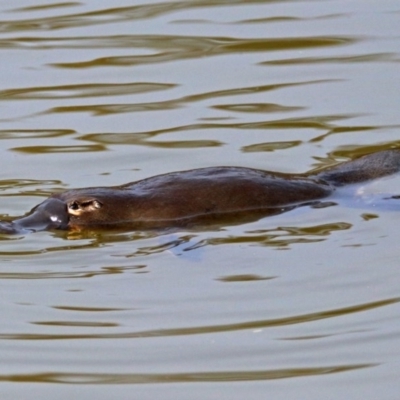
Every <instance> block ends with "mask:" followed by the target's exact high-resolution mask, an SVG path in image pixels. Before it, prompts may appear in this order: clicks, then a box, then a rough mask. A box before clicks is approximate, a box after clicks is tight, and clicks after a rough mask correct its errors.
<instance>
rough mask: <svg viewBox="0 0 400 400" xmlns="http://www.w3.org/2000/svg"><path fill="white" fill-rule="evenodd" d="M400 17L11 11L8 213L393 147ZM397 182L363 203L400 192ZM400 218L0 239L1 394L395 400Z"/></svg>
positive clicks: (1, 65)
mask: <svg viewBox="0 0 400 400" xmlns="http://www.w3.org/2000/svg"><path fill="white" fill-rule="evenodd" d="M399 15H400V4H399V2H398V1H396V0H388V1H379V2H365V1H361V0H355V1H350V2H348V1H324V2H316V1H309V2H307V1H306V2H300V1H285V2H283V1H281V2H274V1H235V2H232V1H225V0H220V1H202V0H198V1H197V0H192V1H190V0H188V1H176V2H168V1H158V2H156V1H146V2H140V1H125V0H120V1H113V2H111V1H100V0H96V1H95V0H88V1H86V2H84V3H83V2H82V3H81V2H59V3H58V2H55V1H45V0H39V1H32V0H26V1H23V0H20V1H18V2H6V1H3V2H0V55H1V60H2V61H1V62H0V83H1V86H0V123H1V124H0V145H1V148H0V157H1V160H2V162H1V165H2V168H1V171H0V212H1V213H2V217H5V216H7V215H12V216H17V215H22V214H24V213H25V212H26V211H28V210H29V209H31V208H32V207H33V206H34V205H36V204H37V203H39V202H40V201H41V200H43V199H44V198H46V196H48V195H49V193H51V192H53V191H60V190H64V189H66V188H71V187H84V186H96V185H102V186H105V185H116V184H120V183H126V182H129V181H134V180H138V179H141V178H144V177H148V176H152V175H155V174H159V173H165V172H169V171H176V170H182V169H191V168H197V167H204V166H212V165H241V166H248V167H255V168H261V169H267V170H277V171H283V172H295V173H296V172H304V171H308V170H310V169H313V168H319V167H322V166H324V165H329V164H332V163H334V162H337V161H340V160H344V159H347V158H349V157H353V156H356V155H359V154H363V153H367V152H370V151H375V150H379V149H385V148H390V147H399V146H400V140H399V132H400V129H399V125H400V117H399V112H398V109H399V93H400V90H399V89H400V84H399V82H400V80H399V61H400V40H399V37H400V24H399ZM399 183H400V177H393V178H390V179H386V180H383V181H381V182H378V183H377V184H374V185H372V187H371V188H370V189H368V190H372V191H375V192H384V193H395V194H400V185H399ZM399 220H400V213H399V211H398V209H397V206H396V205H395V204H394V206H392V207H383V206H382V204H378V205H376V204H375V203H370V202H368V201H364V200H355V199H353V200H349V201H343V202H340V204H339V205H338V206H336V207H328V208H322V209H311V208H307V207H304V208H300V209H297V210H295V211H293V212H289V213H286V214H283V215H280V216H276V217H271V218H266V219H263V220H260V221H257V222H253V223H248V224H242V225H240V224H239V225H236V226H228V227H224V228H221V229H209V230H203V231H200V232H177V233H174V234H163V235H155V234H154V233H149V232H123V233H121V232H102V233H99V232H85V233H76V232H75V233H74V232H41V233H36V234H32V235H27V236H5V235H4V236H2V237H1V246H0V285H1V289H0V296H1V303H0V307H1V315H2V325H1V328H0V356H1V360H2V362H1V363H0V380H1V381H2V384H1V387H0V393H1V398H2V399H27V398H34V397H35V398H36V397H41V398H53V397H55V396H57V398H58V399H71V398H82V399H83V398H89V396H90V398H92V397H93V398H96V399H99V400H100V399H110V398H111V397H116V398H119V399H132V398H140V399H161V398H162V399H174V400H176V399H185V400H186V399H221V398H229V399H232V400H234V399H253V398H266V397H268V398H273V399H285V400H287V399H305V398H306V399H316V400H317V399H318V400H320V399H338V398H343V399H345V398H346V399H355V398H363V399H377V398H379V399H397V398H398V391H399V389H400V385H399V383H398V366H399V360H400V353H399V350H398V349H399V348H400V343H399V337H400V335H399V333H400V318H399V314H400V313H399V311H400V305H399V301H400V290H399V282H400V280H399V278H398V275H399V272H398V269H399V268H398V266H399V247H398V225H399V224H398V221H399Z"/></svg>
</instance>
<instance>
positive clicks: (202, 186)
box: [0, 150, 400, 233]
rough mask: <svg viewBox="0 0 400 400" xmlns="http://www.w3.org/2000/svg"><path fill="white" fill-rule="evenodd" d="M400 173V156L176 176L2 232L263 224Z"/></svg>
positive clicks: (70, 205)
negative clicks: (286, 170) (304, 168)
mask: <svg viewBox="0 0 400 400" xmlns="http://www.w3.org/2000/svg"><path fill="white" fill-rule="evenodd" d="M399 170H400V150H386V151H381V152H377V153H374V154H369V155H366V156H363V157H360V158H358V159H356V160H353V161H348V162H345V163H342V164H339V165H336V166H334V167H331V168H327V169H325V170H323V171H322V172H320V173H317V174H305V175H296V174H281V173H277V172H269V171H263V170H257V169H251V168H242V167H210V168H200V169H194V170H189V171H180V172H173V173H169V174H164V175H158V176H154V177H151V178H147V179H143V180H140V181H137V182H132V183H128V184H126V185H122V186H113V187H93V188H83V189H74V190H68V191H65V192H62V193H57V194H53V195H52V196H51V197H49V198H48V199H47V200H45V201H44V202H42V203H41V204H39V205H38V206H36V207H35V208H34V209H33V210H32V211H31V212H30V213H29V214H28V215H27V216H25V217H22V218H19V219H16V220H14V221H12V222H1V223H0V233H25V232H34V231H39V230H46V229H85V228H103V229H104V228H123V229H125V228H126V229H134V230H145V229H163V228H181V227H182V228H184V227H192V226H198V225H205V224H210V223H211V224H218V223H224V222H226V221H228V220H229V221H231V222H232V221H241V220H242V219H250V220H251V219H254V218H261V217H263V216H268V215H274V214H279V213H282V212H284V211H287V210H291V209H293V208H295V207H298V206H301V205H306V204H314V203H317V202H318V201H319V200H321V199H323V198H326V197H328V196H329V195H331V194H332V193H333V192H334V191H335V190H336V188H338V187H340V186H343V185H348V184H354V183H360V182H364V181H368V180H372V179H375V178H379V177H383V176H387V175H390V174H393V173H396V172H398V171H399Z"/></svg>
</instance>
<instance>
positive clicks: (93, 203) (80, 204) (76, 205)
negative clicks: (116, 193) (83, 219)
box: [68, 199, 102, 215]
mask: <svg viewBox="0 0 400 400" xmlns="http://www.w3.org/2000/svg"><path fill="white" fill-rule="evenodd" d="M101 206H102V204H101V203H100V202H99V201H98V200H96V199H82V200H80V199H78V200H73V201H71V202H70V203H68V212H69V213H70V214H73V215H80V214H82V213H83V212H88V211H95V210H98V209H99V208H101Z"/></svg>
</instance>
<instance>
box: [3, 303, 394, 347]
mask: <svg viewBox="0 0 400 400" xmlns="http://www.w3.org/2000/svg"><path fill="white" fill-rule="evenodd" d="M399 302H400V297H394V298H391V299H386V300H379V301H374V302H370V303H363V304H358V305H355V306H350V307H343V308H338V309H333V310H327V311H319V312H315V313H309V314H301V315H295V316H292V317H285V318H274V319H264V320H258V321H249V322H241V323H235V324H224V325H210V326H195V327H190V328H171V329H157V330H148V331H139V332H126V333H108V334H75V335H74V334H68V335H67V334H58V335H57V334H32V333H23V334H20V333H16V334H8V333H3V334H0V340H70V339H80V340H82V339H137V338H152V337H166V336H186V335H201V334H210V333H221V332H230V331H239V330H244V329H265V328H274V327H277V326H283V325H295V324H302V323H306V322H311V321H318V320H322V319H328V318H335V317H340V316H343V315H349V314H354V313H358V312H364V311H368V310H372V309H375V308H379V307H385V306H388V305H391V304H396V303H399Z"/></svg>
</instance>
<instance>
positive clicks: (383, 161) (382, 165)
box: [315, 150, 400, 186]
mask: <svg viewBox="0 0 400 400" xmlns="http://www.w3.org/2000/svg"><path fill="white" fill-rule="evenodd" d="M399 171H400V150H384V151H379V152H377V153H373V154H368V155H366V156H363V157H360V158H358V159H356V160H352V161H348V162H344V163H343V164H339V165H335V166H333V167H330V168H327V169H326V170H324V171H322V172H320V173H319V174H317V175H315V177H316V178H318V179H322V180H324V181H326V182H329V183H330V184H332V185H333V186H343V185H350V184H352V183H359V182H365V181H369V180H371V179H376V178H381V177H383V176H387V175H391V174H394V173H396V172H399Z"/></svg>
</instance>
